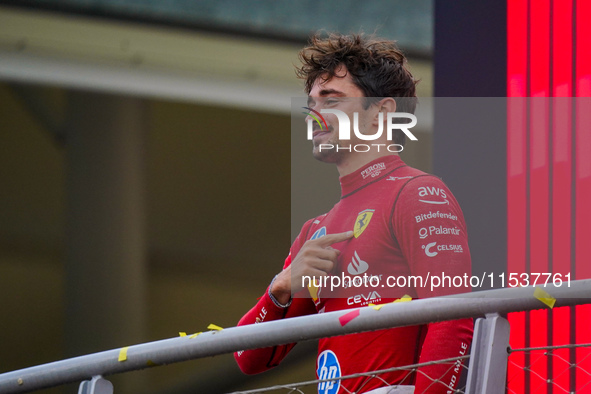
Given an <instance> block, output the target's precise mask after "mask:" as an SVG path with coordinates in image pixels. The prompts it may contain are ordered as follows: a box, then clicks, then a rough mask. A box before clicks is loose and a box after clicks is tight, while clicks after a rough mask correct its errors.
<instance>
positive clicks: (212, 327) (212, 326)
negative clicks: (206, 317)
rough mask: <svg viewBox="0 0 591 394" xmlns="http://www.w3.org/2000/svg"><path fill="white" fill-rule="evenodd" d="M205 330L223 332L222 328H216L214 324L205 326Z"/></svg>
mask: <svg viewBox="0 0 591 394" xmlns="http://www.w3.org/2000/svg"><path fill="white" fill-rule="evenodd" d="M207 329H208V330H216V331H221V330H223V328H222V327H220V326H216V325H215V324H210V325H209V326H207Z"/></svg>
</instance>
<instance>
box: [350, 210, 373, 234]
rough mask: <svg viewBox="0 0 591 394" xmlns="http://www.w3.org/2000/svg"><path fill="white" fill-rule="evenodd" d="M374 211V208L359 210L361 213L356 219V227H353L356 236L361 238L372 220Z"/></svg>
mask: <svg viewBox="0 0 591 394" xmlns="http://www.w3.org/2000/svg"><path fill="white" fill-rule="evenodd" d="M374 211H375V210H374V209H366V210H364V211H361V212H359V215H357V219H355V227H354V228H353V235H355V238H359V236H360V235H361V233H362V232H363V231H365V229H366V228H367V226H368V225H369V221H370V220H371V217H372V216H373V213H374Z"/></svg>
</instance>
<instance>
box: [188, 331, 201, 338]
mask: <svg viewBox="0 0 591 394" xmlns="http://www.w3.org/2000/svg"><path fill="white" fill-rule="evenodd" d="M199 334H202V332H197V333H195V334H193V335H191V336H190V337H189V339H193V338H197V335H199Z"/></svg>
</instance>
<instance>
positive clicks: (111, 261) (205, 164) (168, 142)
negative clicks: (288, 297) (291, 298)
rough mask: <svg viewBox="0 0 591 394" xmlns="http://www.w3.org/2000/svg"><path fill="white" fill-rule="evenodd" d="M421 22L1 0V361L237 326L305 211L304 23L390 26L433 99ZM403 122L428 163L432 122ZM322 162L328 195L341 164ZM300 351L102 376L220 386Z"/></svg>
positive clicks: (267, 8) (131, 382) (202, 6)
mask: <svg viewBox="0 0 591 394" xmlns="http://www.w3.org/2000/svg"><path fill="white" fill-rule="evenodd" d="M432 29H433V4H432V2H431V1H425V0H421V1H415V2H406V1H390V2H387V3H384V2H381V1H369V2H363V3H362V2H356V1H323V2H317V1H298V2H284V1H280V2H278V1H272V0H267V1H253V2H243V1H238V0H226V1H205V0H202V1H186V0H185V1H178V0H177V1H172V0H171V1H137V0H124V1H109V0H103V1H83V0H62V1H55V0H54V1H43V0H39V1H13V2H10V1H9V2H7V1H3V2H1V3H0V103H1V105H0V185H1V186H0V316H1V318H0V319H1V321H2V324H0V338H1V339H0V355H1V357H0V360H1V361H0V373H1V372H7V371H10V370H14V369H19V368H24V367H28V366H32V365H36V364H41V363H46V362H50V361H54V360H58V359H61V358H64V357H71V356H75V355H81V354H87V353H90V352H96V351H101V350H106V349H112V348H117V347H121V346H127V345H132V344H137V343H141V342H144V341H153V340H158V339H163V338H169V337H172V336H176V335H178V332H179V331H185V332H187V333H192V332H199V331H203V330H205V329H206V327H207V325H208V324H210V323H215V324H217V325H220V326H222V327H228V326H234V325H235V324H236V323H237V321H238V320H239V319H240V317H241V316H242V315H243V314H244V313H245V312H246V311H247V310H248V309H249V308H250V307H252V306H253V305H254V304H255V303H256V301H257V297H259V296H260V295H261V294H262V292H263V291H264V289H265V288H266V286H267V285H268V283H269V282H270V280H271V279H272V278H273V276H274V275H275V274H276V273H277V272H278V271H279V270H280V269H281V267H282V264H283V261H284V259H285V257H286V255H287V253H288V251H289V246H290V244H291V232H292V231H294V230H293V229H294V228H295V229H296V230H295V231H296V232H297V229H299V227H300V226H301V225H302V224H303V223H304V221H305V220H306V219H308V216H309V214H308V212H294V213H293V216H292V212H291V202H290V195H291V194H290V193H291V190H290V188H291V183H290V179H291V172H290V168H291V166H290V148H291V147H290V141H291V139H290V108H291V97H302V96H304V93H303V89H302V88H303V84H302V82H301V81H300V80H298V79H297V78H296V77H295V73H294V65H297V64H299V61H298V58H297V54H298V51H299V50H300V49H301V48H302V47H303V46H304V45H305V44H306V42H307V40H308V37H309V36H310V34H312V33H314V32H316V31H319V30H322V31H325V32H330V31H340V32H344V33H347V32H360V31H365V32H367V33H373V32H376V33H377V34H378V35H380V36H383V37H385V38H389V39H396V40H398V41H399V45H400V46H401V47H402V48H403V50H404V51H405V52H406V53H407V55H408V57H409V59H410V64H411V67H412V70H413V72H414V74H415V76H416V77H417V78H420V79H421V83H420V84H419V96H423V97H429V96H431V95H432V49H433V43H432ZM415 131H416V133H417V136H418V138H419V140H420V144H416V145H414V146H412V147H411V148H409V149H407V150H406V151H405V152H404V154H403V158H404V159H405V160H407V161H408V162H409V163H410V164H412V165H415V166H417V167H419V168H421V169H423V170H425V171H430V170H431V153H430V152H431V130H428V129H422V130H413V132H415ZM307 149H309V148H307ZM310 162H311V164H310V165H312V166H319V167H322V164H320V163H315V162H314V160H313V159H312V158H311V157H310ZM329 167H330V168H329ZM319 170H320V171H321V172H320V173H318V174H316V176H317V177H316V181H315V182H316V183H317V184H318V185H319V188H316V189H315V192H316V196H317V197H319V199H320V200H323V201H325V203H324V204H325V206H327V207H328V208H330V206H332V204H334V202H335V199H334V196H337V198H338V193H339V191H338V181H337V173H336V170H335V169H334V168H332V166H326V167H324V168H319ZM325 174H328V177H329V179H330V181H331V182H326V183H324V182H323V179H324V180H326V179H327V178H326V177H324V175H325ZM308 175H309V174H307V173H306V174H303V176H304V177H307V178H309V177H308ZM311 181H313V180H311ZM326 204H328V205H326ZM312 208H313V209H314V211H313V212H317V211H318V209H324V208H322V207H321V208H318V207H312ZM316 214H317V213H315V215H316ZM290 223H291V226H290ZM300 347H301V348H302V349H301V350H300V351H299V352H294V354H293V355H292V356H291V357H290V359H289V360H288V362H287V363H285V364H284V365H282V366H281V367H279V368H277V369H276V370H275V371H272V372H270V373H267V374H264V375H261V376H257V377H245V376H243V375H242V374H241V373H240V372H239V370H238V368H237V367H236V366H235V363H234V360H233V358H232V356H231V355H225V356H219V357H215V358H213V359H208V360H196V361H191V362H186V363H181V364H176V365H172V366H166V367H160V368H153V369H151V370H147V371H141V372H134V373H129V374H125V375H121V376H115V377H111V380H112V381H113V383H114V385H115V391H116V392H117V393H177V392H178V393H183V392H187V393H197V392H199V393H216V392H224V391H231V390H236V389H239V388H245V387H256V386H258V387H261V386H264V385H268V384H271V383H278V382H283V383H285V382H289V381H295V380H302V379H304V380H306V379H313V378H314V377H315V373H314V371H315V367H314V363H315V351H314V349H313V348H314V344H313V343H312V344H306V345H302V346H300ZM76 390H77V385H72V386H70V387H66V388H63V387H61V388H55V389H51V390H44V392H47V393H62V392H76Z"/></svg>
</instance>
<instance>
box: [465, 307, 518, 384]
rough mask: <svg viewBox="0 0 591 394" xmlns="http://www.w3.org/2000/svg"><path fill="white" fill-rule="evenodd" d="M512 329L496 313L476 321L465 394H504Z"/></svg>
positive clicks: (505, 320)
mask: <svg viewBox="0 0 591 394" xmlns="http://www.w3.org/2000/svg"><path fill="white" fill-rule="evenodd" d="M509 331H510V326H509V322H508V321H507V319H505V318H503V317H501V316H499V315H498V314H497V313H492V314H487V315H486V318H484V319H482V318H481V319H478V320H476V326H475V328H474V338H473V340H472V351H471V354H470V366H469V369H468V381H467V384H466V394H504V393H505V386H506V384H505V383H506V380H507V358H508V355H509V354H508V352H507V348H508V346H509Z"/></svg>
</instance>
